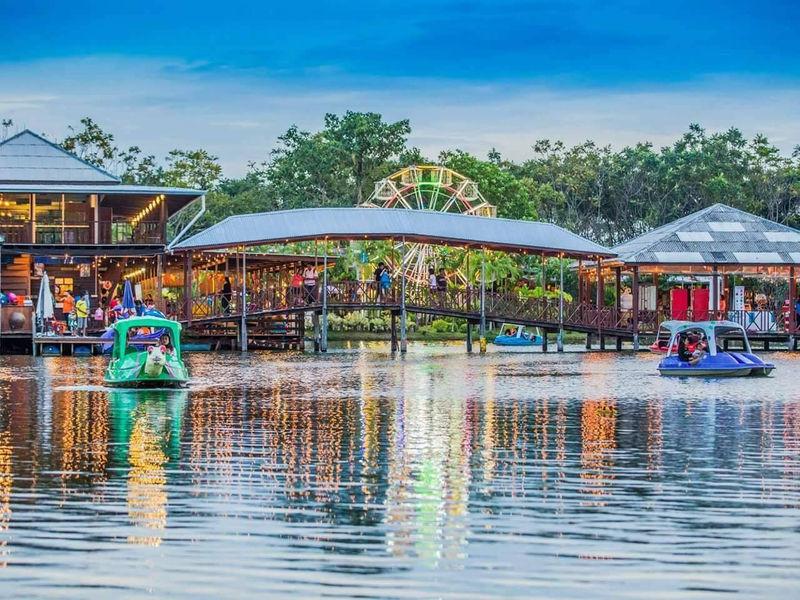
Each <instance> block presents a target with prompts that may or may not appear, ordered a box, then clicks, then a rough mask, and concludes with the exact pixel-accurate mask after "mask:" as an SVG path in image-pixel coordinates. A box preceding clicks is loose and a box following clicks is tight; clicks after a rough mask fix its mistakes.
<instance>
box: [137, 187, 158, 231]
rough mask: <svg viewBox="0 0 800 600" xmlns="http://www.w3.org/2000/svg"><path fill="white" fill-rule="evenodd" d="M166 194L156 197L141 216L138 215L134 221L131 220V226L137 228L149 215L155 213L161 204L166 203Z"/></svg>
mask: <svg viewBox="0 0 800 600" xmlns="http://www.w3.org/2000/svg"><path fill="white" fill-rule="evenodd" d="M164 198H165V196H164V194H159V195H158V196H156V197H155V198H154V199H153V200H152V201H151V202H150V203H149V204H148V205H147V206H145V207H144V208H143V209H142V210H141V211H139V214H137V215H136V216H135V217H133V219H131V225H133V226H134V227H136V226H137V225H138V224H139V223H141V221H142V219H144V218H145V217H146V216H147V215H148V214H150V213H151V212H153V211H154V210H155V209H156V208H158V206H159V204H161V203H162V202H163V201H164Z"/></svg>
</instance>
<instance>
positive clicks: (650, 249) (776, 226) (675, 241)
mask: <svg viewBox="0 0 800 600" xmlns="http://www.w3.org/2000/svg"><path fill="white" fill-rule="evenodd" d="M612 250H613V251H614V252H616V253H617V254H618V257H617V258H615V259H613V260H612V261H610V262H613V263H617V262H620V263H623V264H628V265H634V264H639V265H642V264H653V263H671V264H680V263H696V262H697V260H696V258H697V255H699V256H701V257H702V262H704V263H706V264H718V265H724V264H733V265H739V264H775V265H794V264H798V261H797V260H796V257H797V256H800V232H798V231H797V230H795V229H792V228H791V227H787V226H786V225H781V224H780V223H775V222H773V221H770V220H769V219H765V218H763V217H759V216H756V215H752V214H750V213H747V212H744V211H742V210H739V209H737V208H733V207H731V206H727V205H725V204H714V205H713V206H709V207H708V208H704V209H703V210H700V211H697V212H695V213H692V214H690V215H687V216H685V217H683V218H681V219H678V220H677V221H673V222H672V223H669V224H667V225H664V226H662V227H659V228H658V229H654V230H653V231H650V232H648V233H645V234H644V235H641V236H639V237H637V238H634V239H632V240H630V241H628V242H625V243H624V244H620V245H619V246H616V247H614V248H612ZM681 254H685V255H686V256H691V257H692V260H685V261H683V260H680V255H681Z"/></svg>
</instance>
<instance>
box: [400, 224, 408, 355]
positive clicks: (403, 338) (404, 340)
mask: <svg viewBox="0 0 800 600" xmlns="http://www.w3.org/2000/svg"><path fill="white" fill-rule="evenodd" d="M402 250H403V254H402V255H401V256H400V353H401V354H405V353H406V351H407V350H408V331H407V327H406V320H407V315H408V313H407V312H406V270H405V269H404V268H403V264H404V263H405V260H406V238H405V236H403V242H402Z"/></svg>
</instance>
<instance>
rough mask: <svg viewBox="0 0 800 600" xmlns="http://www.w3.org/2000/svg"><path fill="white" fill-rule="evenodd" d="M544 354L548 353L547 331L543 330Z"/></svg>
mask: <svg viewBox="0 0 800 600" xmlns="http://www.w3.org/2000/svg"><path fill="white" fill-rule="evenodd" d="M542 352H547V329H542Z"/></svg>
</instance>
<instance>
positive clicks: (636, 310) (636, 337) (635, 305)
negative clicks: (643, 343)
mask: <svg viewBox="0 0 800 600" xmlns="http://www.w3.org/2000/svg"><path fill="white" fill-rule="evenodd" d="M632 287H633V290H632V295H633V349H634V351H638V350H639V267H638V266H634V267H633V281H632Z"/></svg>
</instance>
